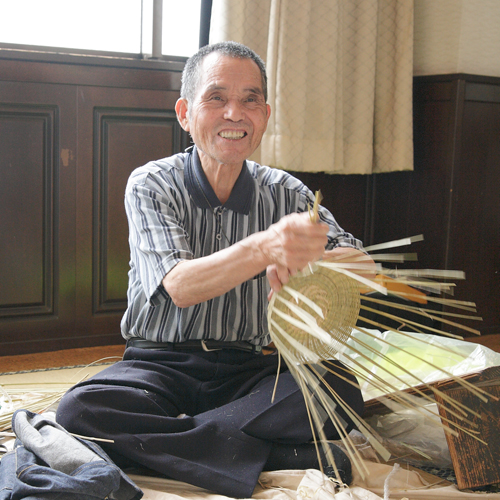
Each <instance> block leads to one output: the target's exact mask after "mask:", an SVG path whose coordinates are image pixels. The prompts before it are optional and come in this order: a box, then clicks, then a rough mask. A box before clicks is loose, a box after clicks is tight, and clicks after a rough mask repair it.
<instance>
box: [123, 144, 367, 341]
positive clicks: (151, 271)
mask: <svg viewBox="0 0 500 500" xmlns="http://www.w3.org/2000/svg"><path fill="white" fill-rule="evenodd" d="M313 203H314V195H313V194H312V192H311V191H310V190H309V189H308V188H307V187H306V186H304V184H303V183H302V182H300V181H299V180H298V179H296V178H294V177H293V176H291V175H290V174H288V173H286V172H284V171H281V170H278V169H274V168H269V167H264V166H261V165H258V164H257V163H255V162H252V161H246V162H245V164H244V165H243V168H242V171H241V174H240V176H239V177H238V179H237V181H236V184H235V186H234V188H233V190H232V192H231V196H230V197H229V199H228V200H227V202H226V203H224V204H223V205H221V203H220V201H219V199H218V198H217V196H216V195H215V193H214V191H213V189H212V187H211V186H210V183H209V182H208V179H207V177H206V176H205V173H204V172H203V169H202V167H201V164H200V160H199V157H198V153H197V151H196V147H194V148H190V149H189V150H187V151H186V152H184V153H179V154H177V155H174V156H171V157H169V158H164V159H162V160H158V161H154V162H150V163H148V164H147V165H145V166H143V167H140V168H138V169H136V170H135V171H134V172H132V174H131V176H130V178H129V181H128V183H127V187H126V191H125V209H126V212H127V218H128V222H129V231H130V235H129V244H130V254H131V257H130V271H129V287H128V292H127V298H128V308H127V310H126V312H125V315H124V317H123V319H122V322H121V330H122V335H123V337H125V338H126V339H128V338H130V337H142V338H145V339H148V340H153V341H157V342H183V341H186V340H198V339H199V340H201V339H215V340H225V341H234V340H247V341H249V342H251V343H253V344H256V345H267V344H268V343H269V342H270V338H269V335H268V331H267V296H268V293H269V290H270V287H269V283H268V281H267V278H266V275H265V274H266V273H265V269H263V270H262V273H260V274H259V275H258V276H255V277H254V278H253V279H251V280H248V281H246V282H244V283H242V284H241V285H239V286H237V287H236V288H234V289H232V290H230V291H229V292H227V293H226V294H224V295H222V296H220V297H216V298H214V299H211V300H208V301H206V302H203V303H201V304H196V305H194V306H191V307H186V308H182V309H181V308H178V307H177V306H175V304H174V303H173V302H172V300H171V298H170V297H169V295H168V293H167V292H166V290H165V289H164V287H163V285H162V280H163V278H164V277H165V275H166V274H167V273H168V272H169V271H170V270H171V269H173V267H174V266H175V265H176V264H177V263H178V262H180V261H182V260H185V259H196V258H199V257H203V256H206V255H210V254H212V253H214V252H217V251H218V250H222V249H224V248H226V247H228V246H229V245H232V244H234V243H236V242H238V241H240V240H242V239H244V238H246V237H247V236H249V235H250V234H252V233H255V232H258V231H263V230H265V229H267V228H268V227H269V226H271V224H274V223H275V222H277V221H278V220H279V219H280V218H281V217H283V216H285V215H287V214H290V213H292V212H304V211H307V210H308V207H310V206H312V205H313ZM319 216H320V219H321V220H322V221H323V222H326V223H327V224H328V225H329V227H330V231H329V233H328V244H327V247H326V248H327V249H331V248H334V247H336V246H350V247H355V248H359V249H362V245H361V242H360V241H359V240H357V239H355V238H354V237H353V236H352V235H351V234H349V233H346V232H345V231H343V230H342V229H341V228H340V227H339V225H338V224H337V222H336V221H335V219H334V218H333V216H332V215H331V213H330V212H329V211H328V210H326V209H325V208H324V207H320V211H319Z"/></svg>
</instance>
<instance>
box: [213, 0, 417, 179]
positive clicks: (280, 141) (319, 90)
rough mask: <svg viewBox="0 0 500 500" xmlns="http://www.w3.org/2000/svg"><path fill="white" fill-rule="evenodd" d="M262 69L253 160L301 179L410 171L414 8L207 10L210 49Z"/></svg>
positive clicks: (381, 4)
mask: <svg viewBox="0 0 500 500" xmlns="http://www.w3.org/2000/svg"><path fill="white" fill-rule="evenodd" d="M222 40H234V41H237V42H241V43H244V44H245V45H248V46H249V47H251V48H252V49H254V50H255V51H256V52H257V53H259V55H260V56H261V57H262V58H263V59H264V60H265V61H266V66H267V71H268V77H269V104H270V105H271V108H272V115H271V119H270V122H269V126H268V130H267V132H266V134H265V135H264V138H263V141H262V146H261V148H260V151H259V152H258V153H257V157H256V158H255V159H257V160H258V161H260V162H261V163H263V164H266V165H271V166H274V167H278V168H282V169H286V170H291V171H302V172H328V173H338V174H370V173H373V172H391V171H397V170H411V169H412V168H413V137H412V77H413V0H213V7H212V26H211V30H210V41H211V42H212V43H213V42H217V41H222Z"/></svg>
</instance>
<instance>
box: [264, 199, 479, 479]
mask: <svg viewBox="0 0 500 500" xmlns="http://www.w3.org/2000/svg"><path fill="white" fill-rule="evenodd" d="M317 201H318V196H317ZM316 205H317V204H315V207H314V208H313V211H312V214H311V219H312V220H313V221H315V220H317V214H316ZM421 239H422V237H421V236H416V237H412V238H405V239H402V240H398V241H393V242H389V243H385V244H381V245H376V246H372V247H368V248H366V250H367V252H368V254H369V258H370V259H373V261H375V262H376V263H377V264H376V274H377V277H376V278H375V279H367V278H366V277H365V276H363V275H366V271H367V269H368V267H367V262H366V260H367V257H366V256H360V255H359V253H356V252H353V254H352V255H350V254H342V256H341V257H340V258H338V259H333V260H328V261H319V262H316V263H314V264H312V265H310V266H309V267H308V268H307V269H305V270H304V271H303V272H301V273H299V274H297V275H296V276H294V277H292V278H291V279H290V281H289V282H288V283H287V285H286V286H284V287H283V288H282V290H281V291H280V292H279V293H277V294H273V296H272V298H271V301H270V303H269V309H268V325H269V332H270V335H271V338H272V340H273V342H274V344H275V345H276V347H277V349H278V352H279V354H280V356H282V357H283V359H284V360H285V361H286V363H287V365H288V367H289V369H290V371H291V373H292V374H293V376H294V377H295V379H296V381H297V383H298V385H299V386H300V388H301V391H302V393H303V395H304V399H305V402H306V406H307V409H308V412H309V417H310V421H311V428H312V430H313V436H314V439H315V442H316V443H317V446H319V444H321V445H322V446H323V450H324V453H325V455H326V456H327V458H329V460H330V465H331V466H332V467H333V468H334V470H336V467H335V463H334V460H333V456H332V455H331V452H330V447H329V446H328V445H327V438H326V436H325V435H324V433H323V430H322V429H323V422H324V418H323V416H324V412H325V411H326V412H327V414H328V416H329V417H330V419H331V420H332V422H333V423H334V425H335V427H336V429H337V431H338V433H339V435H340V436H341V439H342V441H343V444H344V446H345V448H346V450H347V452H348V454H349V456H350V458H351V460H352V462H353V465H354V466H355V467H356V468H357V469H358V471H359V473H360V475H361V476H362V477H364V474H365V472H366V469H365V467H364V465H363V460H362V459H361V457H360V456H359V454H358V451H357V449H356V446H355V445H354V443H353V442H352V441H351V439H350V438H349V435H348V434H347V433H346V432H345V430H344V426H343V425H342V422H341V420H340V419H339V417H338V415H337V412H336V408H338V407H340V408H342V409H343V410H344V411H345V412H346V414H347V415H348V416H349V418H351V420H352V421H353V422H354V423H355V425H356V426H357V427H358V430H359V431H360V432H362V433H363V434H364V435H365V436H366V438H367V439H368V440H369V442H370V443H371V445H372V446H373V448H374V449H375V450H376V452H377V453H378V454H379V455H380V456H381V457H382V459H384V460H389V459H390V453H389V452H388V451H387V450H386V449H385V448H384V447H383V445H382V444H381V442H382V440H381V439H380V438H379V436H378V435H377V433H376V431H375V430H374V429H371V428H370V427H369V426H368V424H367V423H366V422H364V421H363V419H362V418H361V416H360V415H356V414H355V413H354V411H352V409H351V408H349V406H348V405H347V404H346V403H345V402H344V401H343V400H342V399H341V398H340V397H339V396H338V394H337V393H336V392H335V390H334V388H332V387H330V386H329V385H328V384H327V383H326V382H325V379H324V374H325V373H326V372H327V371H330V372H332V373H335V374H336V375H337V376H338V377H340V378H343V379H344V380H345V381H347V382H348V383H350V384H352V385H356V384H354V383H353V382H351V381H350V380H349V379H348V378H347V377H343V376H342V374H339V371H338V369H336V370H333V369H332V364H331V361H332V360H335V359H340V358H341V359H342V362H343V363H344V364H345V365H346V368H345V370H346V371H347V370H348V371H349V372H351V373H353V374H354V375H355V376H356V377H357V379H358V381H360V382H361V381H363V382H365V383H368V384H370V385H372V386H373V387H375V388H376V389H377V391H379V392H380V393H382V394H384V395H386V397H387V398H389V399H390V400H392V401H396V402H398V403H400V404H401V405H403V406H404V407H408V408H413V409H414V410H415V411H417V412H420V413H421V414H422V415H423V416H428V417H429V418H435V417H436V416H437V417H438V418H439V415H438V414H437V413H436V412H434V411H433V410H432V409H430V408H433V407H434V406H429V405H428V404H422V405H416V404H415V398H410V397H409V396H408V395H407V394H406V393H405V392H403V391H401V390H399V389H398V388H396V387H394V386H393V385H392V384H390V383H389V382H388V379H392V380H394V377H396V378H397V375H395V374H397V373H406V374H408V375H411V376H412V377H413V379H414V380H415V384H414V385H415V386H417V385H422V386H424V387H426V388H427V389H428V390H429V392H430V394H431V395H428V394H427V393H426V394H424V393H423V392H422V391H420V393H419V395H420V396H421V397H422V401H423V402H425V403H428V402H429V401H431V402H432V403H435V401H434V398H433V397H432V394H437V393H439V396H440V398H442V399H443V400H444V401H445V402H446V405H447V411H448V412H449V413H450V412H451V414H453V415H454V416H455V417H457V418H458V419H459V420H460V422H461V424H456V423H454V422H451V421H443V422H442V423H443V429H444V430H445V432H448V433H451V434H456V430H455V429H460V430H461V431H463V432H465V433H467V434H469V435H471V436H474V437H475V438H476V439H477V440H479V441H481V442H484V441H482V440H481V438H480V437H479V436H478V433H477V431H476V430H475V428H474V424H473V423H472V422H471V417H472V416H477V413H476V412H475V411H474V410H473V409H471V408H467V407H464V405H462V404H460V403H458V402H457V401H454V400H452V399H451V398H449V397H447V396H446V395H445V394H443V393H442V392H440V391H439V390H438V389H437V388H436V387H434V386H431V385H429V384H426V383H425V382H424V381H423V380H420V379H419V378H418V377H416V376H415V375H414V374H413V373H410V371H409V370H408V369H407V368H405V366H402V365H400V364H398V363H397V362H396V361H395V360H394V359H392V358H390V357H387V356H385V355H384V354H383V351H384V343H385V345H386V347H390V348H391V349H392V350H396V351H397V350H398V345H397V344H394V343H389V342H387V341H385V340H382V339H380V338H379V337H378V336H375V334H374V332H373V331H370V330H369V329H364V328H359V327H358V326H357V322H358V320H363V321H364V322H365V323H368V324H370V325H371V326H373V327H374V328H376V329H382V330H385V331H393V332H396V333H398V334H399V335H401V336H408V335H410V336H411V335H412V334H411V333H405V332H404V331H399V330H394V329H392V328H391V327H389V326H387V323H390V322H391V321H394V320H397V321H399V322H400V323H401V325H407V326H410V327H411V329H412V330H413V331H417V332H430V333H432V334H438V335H446V336H451V337H454V338H462V337H460V336H459V335H455V334H451V333H448V332H446V331H445V330H443V329H439V328H435V327H434V326H431V325H428V324H424V323H420V322H419V321H410V320H408V319H403V318H401V317H400V316H399V314H401V311H406V312H411V313H413V314H416V315H417V317H419V316H421V317H425V318H427V319H432V320H437V321H438V322H440V323H441V324H443V325H449V326H452V327H454V328H460V327H461V328H463V330H464V331H467V332H469V333H473V334H477V335H479V334H480V332H479V331H478V330H476V329H473V328H470V327H465V326H461V325H460V324H459V323H458V322H457V321H456V320H457V319H459V320H461V319H475V320H480V319H481V318H479V317H478V316H476V315H475V313H476V310H475V305H474V304H473V303H471V302H465V301H458V300H454V299H445V298H441V297H436V295H437V294H438V293H443V292H449V291H450V290H453V287H454V286H455V284H454V283H450V282H449V280H450V279H463V278H464V273H462V272H459V271H443V270H430V269H425V270H400V269H396V270H394V269H387V268H384V267H382V265H381V264H380V262H397V263H401V262H405V261H406V260H415V259H416V257H415V255H414V254H387V253H376V252H379V251H381V250H382V251H386V250H387V249H389V248H396V247H399V246H403V245H409V244H411V243H413V242H415V241H419V240H421ZM370 264H371V266H372V267H373V262H370ZM435 279H438V280H439V281H435ZM370 290H371V291H377V292H380V293H381V294H383V296H384V297H388V296H390V295H394V296H397V297H399V298H401V297H402V298H405V299H408V300H411V301H413V302H417V303H418V302H420V304H418V305H413V304H408V305H406V304H399V303H398V304H396V303H394V302H393V301H391V300H390V299H389V300H388V299H380V298H374V297H370V296H368V295H366V292H367V291H370ZM429 294H431V295H429ZM428 302H435V303H437V304H440V305H445V306H446V309H447V310H446V311H436V310H433V311H431V312H430V311H428V310H426V309H424V307H423V305H424V304H425V303H428ZM375 304H384V306H386V309H387V308H388V307H390V308H392V310H393V312H383V311H381V310H377V309H374V308H373V306H374V305H375ZM450 308H456V309H458V310H460V311H464V312H466V313H467V314H463V313H458V312H449V309H450ZM366 313H376V314H378V315H379V317H380V319H379V320H374V319H370V318H368V317H365V316H370V314H366ZM371 316H372V317H373V314H371ZM355 328H356V329H357V330H358V331H360V332H362V333H363V334H364V335H366V336H367V337H368V338H370V337H372V338H375V337H376V338H377V341H378V342H379V344H380V346H381V347H380V351H377V352H374V348H373V347H372V346H370V345H369V344H368V343H367V342H364V341H363V340H362V336H356V338H355V339H354V338H352V335H351V334H352V331H353V330H354V329H355ZM348 341H349V342H348ZM422 342H425V340H422ZM442 349H443V353H445V355H446V354H448V355H449V354H450V353H453V354H454V355H458V356H462V354H461V353H456V352H454V351H453V350H450V349H449V348H447V347H444V346H443V347H442ZM401 350H404V348H401ZM367 352H371V353H372V354H376V358H375V359H376V360H375V361H373V360H371V361H372V363H373V364H372V366H375V367H376V369H377V374H373V373H372V372H371V370H370V369H369V368H367V367H366V365H365V364H363V363H360V362H359V361H358V360H357V359H359V356H361V357H363V356H364V357H366V353H367ZM354 354H356V356H354ZM405 355H407V356H409V357H411V359H413V360H415V361H416V362H418V363H420V364H422V365H425V366H428V367H430V368H432V369H433V370H439V371H441V372H442V377H443V378H450V379H453V380H455V381H456V382H457V383H458V384H460V385H461V386H462V387H465V388H466V389H467V390H469V391H470V392H471V393H473V394H474V395H475V396H477V398H479V399H480V400H483V401H485V400H487V398H488V397H489V395H488V394H487V393H486V392H485V391H483V390H481V389H479V388H477V387H475V386H473V385H471V384H470V383H468V382H467V381H466V380H464V379H462V378H460V377H456V376H454V375H453V374H451V373H449V372H447V371H446V370H442V369H441V368H439V367H438V366H436V365H434V364H433V363H432V361H431V360H429V359H425V357H421V356H419V355H418V354H417V353H414V352H405ZM384 374H385V375H386V376H384ZM389 376H390V377H389ZM356 387H358V386H356ZM426 392H427V391H426ZM454 428H455V429H454ZM485 444H486V443H485ZM338 478H339V479H340V477H339V476H338Z"/></svg>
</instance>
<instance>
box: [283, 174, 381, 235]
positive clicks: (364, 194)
mask: <svg viewBox="0 0 500 500" xmlns="http://www.w3.org/2000/svg"><path fill="white" fill-rule="evenodd" d="M291 174H292V175H294V176H295V177H297V178H298V179H300V180H301V181H302V182H303V183H304V184H305V185H306V186H307V187H309V189H311V190H312V191H313V192H316V191H318V190H320V191H321V194H322V195H323V201H322V202H321V204H322V205H323V206H325V207H326V208H328V210H330V212H332V214H333V216H334V217H335V219H336V220H337V222H338V223H339V224H340V226H341V227H342V228H343V229H345V230H346V231H348V232H350V233H351V234H353V235H354V236H355V237H356V238H359V239H360V240H363V241H364V243H365V244H369V239H370V231H369V227H368V225H367V224H368V222H369V217H370V210H371V209H370V202H371V180H372V176H368V175H330V174H323V173H306V172H291Z"/></svg>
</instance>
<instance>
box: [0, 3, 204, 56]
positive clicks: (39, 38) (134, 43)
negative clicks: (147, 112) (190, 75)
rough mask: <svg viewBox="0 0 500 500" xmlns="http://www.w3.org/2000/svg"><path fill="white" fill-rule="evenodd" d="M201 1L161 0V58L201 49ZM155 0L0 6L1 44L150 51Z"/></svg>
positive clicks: (142, 52)
mask: <svg viewBox="0 0 500 500" xmlns="http://www.w3.org/2000/svg"><path fill="white" fill-rule="evenodd" d="M200 8H201V0H163V16H162V21H163V22H162V25H163V29H162V35H163V36H162V45H161V47H162V54H165V55H172V56H190V55H192V54H193V53H194V52H196V50H197V49H198V46H199V33H200ZM153 10H154V9H153V0H85V1H77V0H71V1H68V0H45V1H41V0H23V1H22V2H14V1H3V2H0V43H6V44H21V45H29V46H43V47H57V48H64V49H78V50H79V51H81V50H83V51H85V50H92V51H94V50H98V51H105V52H117V53H127V54H144V55H148V54H151V53H152V45H153V44H152V37H153Z"/></svg>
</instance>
